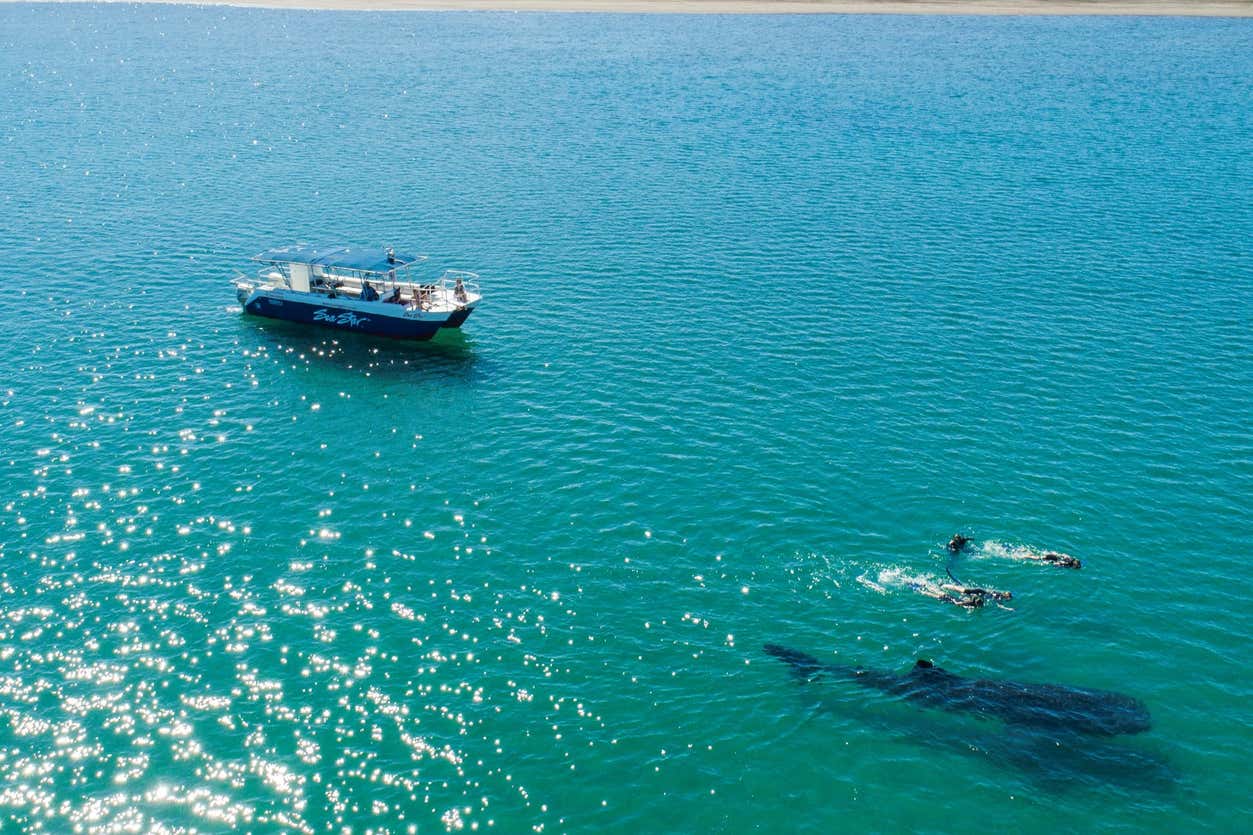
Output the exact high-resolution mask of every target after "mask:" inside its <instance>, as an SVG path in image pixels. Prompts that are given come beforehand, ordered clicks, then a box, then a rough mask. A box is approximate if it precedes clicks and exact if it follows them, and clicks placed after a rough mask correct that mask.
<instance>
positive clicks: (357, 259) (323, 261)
mask: <svg viewBox="0 0 1253 835" xmlns="http://www.w3.org/2000/svg"><path fill="white" fill-rule="evenodd" d="M425 257H426V256H423V255H402V254H401V253H398V252H395V251H393V250H392V249H389V248H387V247H378V246H374V247H367V246H344V245H342V244H318V245H310V244H294V245H293V246H283V247H278V248H276V249H267V250H266V251H265V252H262V253H260V254H258V255H254V256H253V258H252V260H253V261H263V262H265V263H278V264H309V265H311V266H318V267H325V268H330V269H338V270H359V271H360V272H367V273H386V272H390V271H391V270H395V269H397V268H399V267H405V266H408V265H409V264H412V263H414V262H415V261H422V260H424V258H425Z"/></svg>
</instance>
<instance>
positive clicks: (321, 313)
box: [313, 307, 370, 328]
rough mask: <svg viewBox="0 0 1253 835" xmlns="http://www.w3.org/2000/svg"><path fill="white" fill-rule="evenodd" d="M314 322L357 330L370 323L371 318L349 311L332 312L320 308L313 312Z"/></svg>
mask: <svg viewBox="0 0 1253 835" xmlns="http://www.w3.org/2000/svg"><path fill="white" fill-rule="evenodd" d="M313 321H315V322H330V323H331V324H332V325H347V326H348V327H350V328H356V327H360V326H361V325H364V324H365V323H366V322H368V321H370V317H368V316H358V315H357V314H355V313H353V312H352V311H349V310H344V311H340V312H332V311H329V310H327V309H326V308H325V307H320V308H318V309H317V310H315V311H313Z"/></svg>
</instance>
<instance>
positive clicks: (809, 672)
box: [764, 644, 1152, 736]
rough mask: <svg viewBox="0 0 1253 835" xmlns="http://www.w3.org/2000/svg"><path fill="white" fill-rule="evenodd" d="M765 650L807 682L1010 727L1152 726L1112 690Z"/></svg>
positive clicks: (1124, 730) (1115, 730)
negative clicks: (829, 682) (848, 686)
mask: <svg viewBox="0 0 1253 835" xmlns="http://www.w3.org/2000/svg"><path fill="white" fill-rule="evenodd" d="M764 648H765V651H766V652H767V653H769V654H770V655H773V656H774V657H775V658H778V659H779V660H781V661H784V662H786V663H787V665H788V666H789V667H790V668H791V672H792V675H793V676H795V677H796V678H798V679H801V680H803V681H815V680H818V679H821V678H833V679H836V680H845V681H852V682H856V683H857V684H860V685H862V686H863V687H868V688H871V689H874V690H880V691H882V692H884V693H888V694H891V695H893V696H898V697H900V698H902V699H904V700H906V701H909V702H912V703H913V704H917V705H921V706H922V707H929V708H935V709H937V710H946V711H950V712H953V713H965V714H970V715H973V716H977V717H979V718H984V719H987V718H993V719H1000V720H1001V721H1003V722H1005V723H1006V724H1009V725H1016V726H1022V727H1030V728H1038V729H1044V730H1049V731H1062V732H1066V733H1083V734H1090V735H1093V736H1117V735H1119V734H1138V733H1142V732H1144V731H1147V730H1148V729H1149V728H1150V727H1152V721H1151V719H1150V718H1149V711H1148V709H1147V708H1146V707H1145V706H1144V703H1143V702H1141V701H1140V700H1139V699H1135V698H1132V697H1131V696H1126V695H1123V694H1122V693H1114V692H1111V691H1108V690H1090V689H1087V688H1082V687H1068V686H1066V685H1060V684H1028V683H1020V682H1015V681H1000V680H995V679H983V678H980V679H970V678H963V677H962V676H959V675H957V674H955V673H950V672H949V671H947V670H945V669H943V668H941V667H936V666H934V665H933V664H932V663H931V662H930V661H919V662H918V663H917V664H915V665H914V667H913V668H912V669H910V670H909V672H907V673H905V674H903V675H901V674H897V673H893V672H888V671H883V670H865V669H862V668H860V667H848V666H843V665H838V664H825V663H823V662H821V661H819V660H818V659H817V658H814V657H813V656H812V655H808V654H806V653H803V652H800V651H798V650H794V649H788V648H787V647H783V646H779V645H778V644H766V645H765V647H764Z"/></svg>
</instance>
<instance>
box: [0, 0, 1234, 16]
mask: <svg viewBox="0 0 1253 835" xmlns="http://www.w3.org/2000/svg"><path fill="white" fill-rule="evenodd" d="M15 1H16V0H0V2H15ZM51 1H52V2H65V1H66V0H51ZM105 2H131V0H105ZM139 2H174V3H191V4H194V5H229V6H258V7H265V8H283V9H340V10H355V11H409V10H412V11H418V10H430V11H544V12H623V13H633V14H647V13H656V14H667V13H668V14H944V15H952V14H964V15H1150V16H1176V17H1253V0H1217V1H1216V2H1208V1H1206V0H1202V1H1201V2H1188V0H226V1H225V2H220V3H211V2H209V3H204V2H201V0H139Z"/></svg>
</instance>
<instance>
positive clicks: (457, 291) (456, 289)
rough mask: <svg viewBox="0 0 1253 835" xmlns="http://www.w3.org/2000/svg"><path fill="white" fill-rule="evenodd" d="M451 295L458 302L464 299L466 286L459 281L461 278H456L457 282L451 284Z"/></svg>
mask: <svg viewBox="0 0 1253 835" xmlns="http://www.w3.org/2000/svg"><path fill="white" fill-rule="evenodd" d="M452 297H453V298H454V299H456V300H457V301H459V302H464V301H465V300H466V286H465V285H464V284H462V283H461V279H457V283H456V284H455V285H453V288H452Z"/></svg>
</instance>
